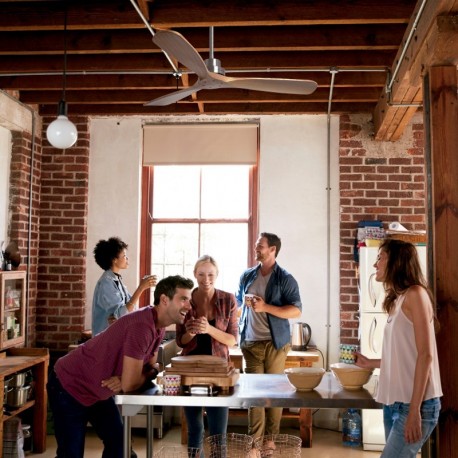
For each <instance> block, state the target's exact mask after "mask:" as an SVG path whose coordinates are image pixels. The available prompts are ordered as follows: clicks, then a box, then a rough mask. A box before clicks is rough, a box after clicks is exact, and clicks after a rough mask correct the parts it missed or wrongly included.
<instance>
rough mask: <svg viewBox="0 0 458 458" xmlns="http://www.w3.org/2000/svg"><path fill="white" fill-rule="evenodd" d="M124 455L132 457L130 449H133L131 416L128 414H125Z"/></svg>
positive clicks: (127, 457) (128, 457)
mask: <svg viewBox="0 0 458 458" xmlns="http://www.w3.org/2000/svg"><path fill="white" fill-rule="evenodd" d="M122 421H123V436H124V437H123V439H124V440H123V452H122V454H123V457H124V458H130V449H131V446H132V444H131V436H130V417H129V416H128V415H123V417H122Z"/></svg>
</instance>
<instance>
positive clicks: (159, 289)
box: [154, 275, 194, 305]
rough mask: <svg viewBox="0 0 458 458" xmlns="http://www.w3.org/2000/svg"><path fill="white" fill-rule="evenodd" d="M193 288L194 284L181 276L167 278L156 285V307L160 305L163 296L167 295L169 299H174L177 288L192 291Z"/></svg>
mask: <svg viewBox="0 0 458 458" xmlns="http://www.w3.org/2000/svg"><path fill="white" fill-rule="evenodd" d="M193 287H194V282H193V281H192V280H190V279H189V278H184V277H182V276H181V275H172V276H170V277H165V278H163V279H162V280H161V281H160V282H159V283H158V284H157V285H156V289H155V290H154V305H159V302H160V300H161V295H162V294H165V295H166V296H167V297H168V298H169V299H173V296H175V293H176V289H177V288H183V289H192V288H193Z"/></svg>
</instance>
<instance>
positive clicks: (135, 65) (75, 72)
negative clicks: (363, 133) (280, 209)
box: [0, 0, 458, 130]
mask: <svg viewBox="0 0 458 458" xmlns="http://www.w3.org/2000/svg"><path fill="white" fill-rule="evenodd" d="M421 3H426V6H425V8H424V12H423V15H422V16H423V18H422V20H424V21H426V20H427V21H428V22H427V25H425V26H424V27H426V29H425V30H429V25H430V24H431V22H432V21H433V18H434V17H435V16H436V15H437V13H438V12H439V13H440V12H441V9H442V10H444V9H445V11H446V12H447V13H449V12H450V11H452V10H453V9H454V8H455V0H430V1H425V0H423V1H421V0H419V1H418V2H417V0H384V1H383V2H382V1H380V0H278V1H275V0H271V1H265V0H264V1H262V0H257V1H232V2H229V1H220V0H218V1H213V0H207V1H197V0H154V1H148V0H109V1H108V0H77V1H76V0H75V1H73V0H67V1H65V0H54V1H52V0H48V1H42V0H29V1H22V0H6V1H1V0H0V10H1V11H2V13H1V15H0V88H1V89H3V90H5V91H8V92H10V93H11V94H13V95H14V96H16V97H18V98H19V99H20V100H21V101H22V102H23V103H26V104H30V105H36V106H37V107H38V111H39V112H40V114H42V115H55V114H56V111H57V103H58V101H59V100H60V99H61V98H62V92H63V91H62V89H63V77H62V75H63V68H64V42H65V40H64V35H65V34H64V20H65V9H67V33H66V42H67V59H66V66H67V78H66V94H65V98H66V101H67V102H68V113H69V117H70V118H71V117H72V115H134V114H135V115H136V114H151V115H155V114H199V113H206V114H227V113H237V114H240V113H241V114H302V113H314V114H315V113H328V112H330V113H335V114H343V113H374V112H376V111H377V110H380V103H381V100H382V103H384V104H385V105H386V103H387V97H386V91H385V87H386V85H387V83H389V82H390V77H391V75H392V72H393V69H395V67H396V62H397V61H399V60H400V59H399V55H400V53H401V52H402V50H403V46H402V45H403V43H405V42H406V37H407V35H408V33H409V29H410V30H412V27H413V25H412V23H413V21H414V19H415V17H417V15H416V14H414V13H416V12H418V9H419V5H420V4H421ZM431 4H433V6H431ZM423 6H424V5H423ZM457 10H458V8H457ZM142 18H143V19H145V20H146V21H147V22H148V23H149V24H150V25H151V27H152V29H151V30H154V29H156V28H171V29H173V30H176V31H178V32H180V33H181V34H182V35H184V37H185V38H186V39H187V40H188V41H189V42H190V43H191V44H192V45H193V46H194V47H195V48H196V49H197V50H198V51H199V52H200V53H201V56H202V57H203V58H204V59H206V58H207V57H208V53H209V27H210V26H213V27H214V54H215V55H214V57H216V58H219V59H220V60H221V64H222V66H223V67H224V68H225V69H226V75H227V76H234V77H239V76H245V77H279V78H299V79H312V80H314V81H316V82H317V83H318V88H317V90H316V91H315V92H314V93H313V94H311V95H305V96H297V95H285V94H274V93H267V92H259V91H252V90H240V89H232V88H231V89H216V90H201V91H199V92H198V93H197V94H194V95H192V96H189V97H187V98H186V99H184V100H182V101H179V102H178V103H174V104H172V105H169V106H165V107H153V106H144V104H145V103H146V102H148V101H150V100H152V99H154V98H156V97H159V96H162V95H165V94H167V93H169V92H171V91H174V90H176V89H177V88H181V87H186V86H188V85H191V84H193V83H194V82H195V80H196V76H195V75H194V74H192V73H190V72H189V71H188V70H187V69H186V68H183V67H182V66H181V64H180V63H178V64H177V66H178V68H179V69H180V70H181V71H182V76H181V77H178V78H177V77H176V76H174V74H173V73H174V72H173V69H172V66H171V64H170V63H169V62H168V60H167V58H166V57H165V55H164V54H163V53H162V52H161V50H160V49H159V48H157V47H156V45H154V44H153V42H152V33H151V31H150V30H149V29H148V28H147V27H146V26H145V23H144V22H143V19H142ZM428 24H429V25H428ZM419 26H421V24H419V25H417V27H419ZM420 29H421V27H420ZM414 30H415V29H414ZM424 35H425V36H426V32H424ZM413 38H414V39H415V41H416V43H418V41H419V40H418V37H417V36H414V37H413ZM417 52H418V51H417ZM170 57H172V58H173V56H170ZM404 60H405V59H404ZM390 71H391V73H390ZM406 71H407V70H406V69H402V68H401V69H400V72H399V75H401V77H402V76H403V75H404V74H405V73H406ZM397 83H398V80H396V83H395V84H397ZM418 97H419V95H418V91H417V93H416V94H410V95H409V96H408V97H407V99H406V98H404V99H402V100H400V102H402V103H406V100H407V102H408V103H412V102H415V104H416V105H421V100H420V103H419V102H418ZM416 109H417V107H416V106H412V107H410V108H405V109H404V112H405V111H409V112H411V113H412V112H414V111H415V110H416ZM386 111H387V107H386V106H385V107H384V108H383V115H382V117H383V116H386ZM379 116H380V113H379ZM375 117H376V118H377V114H376V115H375ZM398 117H399V116H398ZM377 119H378V118H377ZM378 122H379V123H382V122H383V120H379V121H378ZM391 129H392V130H394V129H395V127H392V128H391Z"/></svg>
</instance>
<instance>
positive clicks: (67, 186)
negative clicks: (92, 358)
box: [37, 117, 89, 351]
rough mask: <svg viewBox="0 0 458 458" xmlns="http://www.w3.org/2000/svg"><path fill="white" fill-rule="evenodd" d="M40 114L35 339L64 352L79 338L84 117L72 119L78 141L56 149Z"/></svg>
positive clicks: (82, 300)
mask: <svg viewBox="0 0 458 458" xmlns="http://www.w3.org/2000/svg"><path fill="white" fill-rule="evenodd" d="M53 120H54V118H51V117H45V118H43V149H42V162H43V164H42V177H41V178H42V179H41V202H40V245H39V265H38V297H37V309H38V310H37V344H38V345H40V346H46V347H49V348H50V349H51V350H57V351H65V350H66V349H67V348H68V344H69V343H73V342H75V341H77V340H78V339H79V338H80V335H81V331H82V330H83V329H84V316H85V307H86V304H85V302H86V299H85V298H86V295H85V288H86V239H87V228H86V225H87V211H88V181H89V121H88V119H87V118H85V117H84V118H83V117H81V118H79V119H77V120H76V122H75V119H74V118H72V121H73V122H75V123H76V126H77V129H78V141H77V142H76V145H75V146H73V147H72V148H69V149H66V150H59V149H56V148H53V147H52V146H50V145H49V143H48V141H47V140H46V135H45V132H46V128H47V126H48V124H49V123H50V122H52V121H53Z"/></svg>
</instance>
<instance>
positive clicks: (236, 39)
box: [0, 24, 405, 55]
mask: <svg viewBox="0 0 458 458" xmlns="http://www.w3.org/2000/svg"><path fill="white" fill-rule="evenodd" d="M404 29H405V26H404V25H403V24H381V25H379V24H370V25H368V24H361V25H337V26H329V25H325V26H318V25H317V26H291V27H286V26H281V27H276V28H275V30H273V29H272V27H243V28H240V27H221V28H216V30H215V43H214V45H215V47H214V49H215V52H216V53H221V52H226V51H231V52H234V51H240V50H242V49H243V50H244V51H317V50H320V51H321V50H323V49H324V48H326V49H328V50H330V51H332V50H335V51H337V50H342V51H352V50H357V51H358V50H360V51H361V50H366V51H370V50H391V51H393V50H394V51H396V50H397V49H398V46H399V42H400V40H401V39H402V36H403V34H404ZM178 31H179V32H180V33H181V34H182V35H183V36H184V37H185V38H186V39H187V40H188V41H189V42H190V43H192V44H193V46H194V47H195V48H196V49H197V51H199V52H206V53H208V47H209V38H208V28H194V29H190V28H186V29H181V30H178ZM342 37H345V39H344V40H343V39H342ZM63 45H64V35H63V30H46V31H43V30H39V31H37V30H28V31H15V32H0V55H27V54H43V55H46V54H62V53H63ZM67 52H68V53H69V54H82V53H95V54H105V53H122V52H137V53H150V52H158V53H159V52H160V50H159V48H157V47H156V45H154V44H153V42H152V37H151V34H150V33H149V32H148V31H147V30H146V29H145V30H139V29H124V30H119V29H114V30H107V29H93V30H86V29H82V30H68V31H67Z"/></svg>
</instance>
